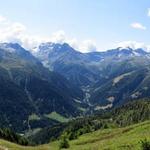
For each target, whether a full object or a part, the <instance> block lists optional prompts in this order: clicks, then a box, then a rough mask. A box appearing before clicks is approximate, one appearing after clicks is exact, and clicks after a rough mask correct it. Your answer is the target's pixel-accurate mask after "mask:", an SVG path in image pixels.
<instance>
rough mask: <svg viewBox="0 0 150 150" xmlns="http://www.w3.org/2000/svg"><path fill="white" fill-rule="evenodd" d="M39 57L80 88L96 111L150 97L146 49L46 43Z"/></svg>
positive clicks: (149, 58) (37, 55)
mask: <svg viewBox="0 0 150 150" xmlns="http://www.w3.org/2000/svg"><path fill="white" fill-rule="evenodd" d="M35 56H36V57H38V58H39V60H41V62H42V63H43V64H44V65H45V66H46V67H48V68H49V69H50V70H53V71H56V72H58V73H60V74H61V75H63V76H65V77H66V78H67V79H68V80H69V81H70V82H72V83H73V84H74V85H76V86H77V87H80V88H81V89H82V90H83V92H84V94H85V97H84V101H86V102H87V103H88V104H89V106H91V107H94V109H96V110H97V109H106V108H110V107H113V106H116V105H122V104H123V103H125V102H126V101H128V100H130V99H136V98H141V97H145V96H150V94H148V91H149V85H147V84H146V85H145V81H147V82H148V83H149V74H150V73H149V65H150V53H149V52H146V51H145V50H144V49H142V48H138V49H132V48H130V47H127V48H122V47H118V48H116V49H111V50H108V51H104V52H91V53H81V52H79V51H76V50H75V49H73V48H72V47H71V46H69V45H68V44H66V43H64V44H55V43H44V44H41V45H40V46H39V47H38V50H37V51H36V53H35ZM142 89H145V91H143V90H142Z"/></svg>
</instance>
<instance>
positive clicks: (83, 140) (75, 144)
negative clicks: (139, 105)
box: [0, 121, 150, 150]
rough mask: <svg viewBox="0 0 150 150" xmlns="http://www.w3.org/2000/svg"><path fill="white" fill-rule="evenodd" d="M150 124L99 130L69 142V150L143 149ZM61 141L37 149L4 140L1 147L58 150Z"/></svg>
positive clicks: (144, 123) (148, 137)
mask: <svg viewBox="0 0 150 150" xmlns="http://www.w3.org/2000/svg"><path fill="white" fill-rule="evenodd" d="M148 131H150V122H149V121H145V122H143V123H139V124H135V125H132V126H128V127H124V128H115V129H104V130H98V131H96V132H92V133H88V134H85V135H82V136H80V137H79V139H77V140H72V141H70V142H69V144H70V147H69V148H68V149H69V150H78V149H80V150H89V149H90V150H92V149H97V150H104V149H111V150H116V149H117V150H122V149H132V150H137V149H140V148H141V144H140V141H141V140H144V139H145V138H147V140H150V132H148ZM59 143H60V142H59V141H56V142H52V143H50V144H45V145H40V146H35V147H28V146H27V147H24V146H19V145H16V144H13V143H10V142H7V141H4V140H0V145H1V146H2V147H3V149H4V150H5V148H9V149H10V150H13V149H15V150H26V149H27V150H48V149H53V150H58V149H59ZM3 149H2V150H3Z"/></svg>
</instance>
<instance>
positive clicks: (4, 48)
mask: <svg viewBox="0 0 150 150" xmlns="http://www.w3.org/2000/svg"><path fill="white" fill-rule="evenodd" d="M149 66H150V53H148V52H146V51H145V50H143V49H141V48H139V49H135V50H133V49H131V48H130V47H127V48H120V47H119V48H116V49H112V50H108V51H105V52H91V53H81V52H79V51H77V50H75V49H74V48H72V47H71V46H70V45H69V44H67V43H63V44H58V43H42V44H40V45H39V46H38V47H36V48H34V49H33V50H26V49H24V48H23V47H21V46H20V45H19V44H17V43H1V44H0V91H1V92H0V126H1V127H4V126H6V127H9V128H12V129H13V130H15V131H17V132H23V131H25V130H30V129H33V128H39V127H40V128H41V127H45V126H47V125H54V124H57V123H58V122H59V119H56V116H57V118H58V117H59V118H60V117H61V118H62V117H63V118H65V119H68V118H73V117H76V116H81V115H84V114H90V113H93V112H95V111H100V110H106V109H109V108H113V107H117V106H120V105H123V104H124V103H126V102H128V101H130V100H133V99H139V98H144V97H149V96H150V67H149ZM54 115H55V116H54Z"/></svg>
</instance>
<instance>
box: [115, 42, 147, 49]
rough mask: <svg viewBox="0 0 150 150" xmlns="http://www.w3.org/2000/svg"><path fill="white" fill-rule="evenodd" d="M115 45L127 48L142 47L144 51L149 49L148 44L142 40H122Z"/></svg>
mask: <svg viewBox="0 0 150 150" xmlns="http://www.w3.org/2000/svg"><path fill="white" fill-rule="evenodd" d="M115 47H122V48H127V47H130V48H132V49H138V48H142V49H144V50H145V51H150V45H147V44H145V43H143V42H137V41H123V42H119V43H117V44H115Z"/></svg>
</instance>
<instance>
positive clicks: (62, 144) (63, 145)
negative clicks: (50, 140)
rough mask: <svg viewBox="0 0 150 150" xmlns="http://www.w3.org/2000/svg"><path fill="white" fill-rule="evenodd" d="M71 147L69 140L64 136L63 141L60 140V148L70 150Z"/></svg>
mask: <svg viewBox="0 0 150 150" xmlns="http://www.w3.org/2000/svg"><path fill="white" fill-rule="evenodd" d="M69 147H70V145H69V141H68V139H67V137H66V136H62V138H61V140H60V145H59V148H60V149H62V148H69Z"/></svg>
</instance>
